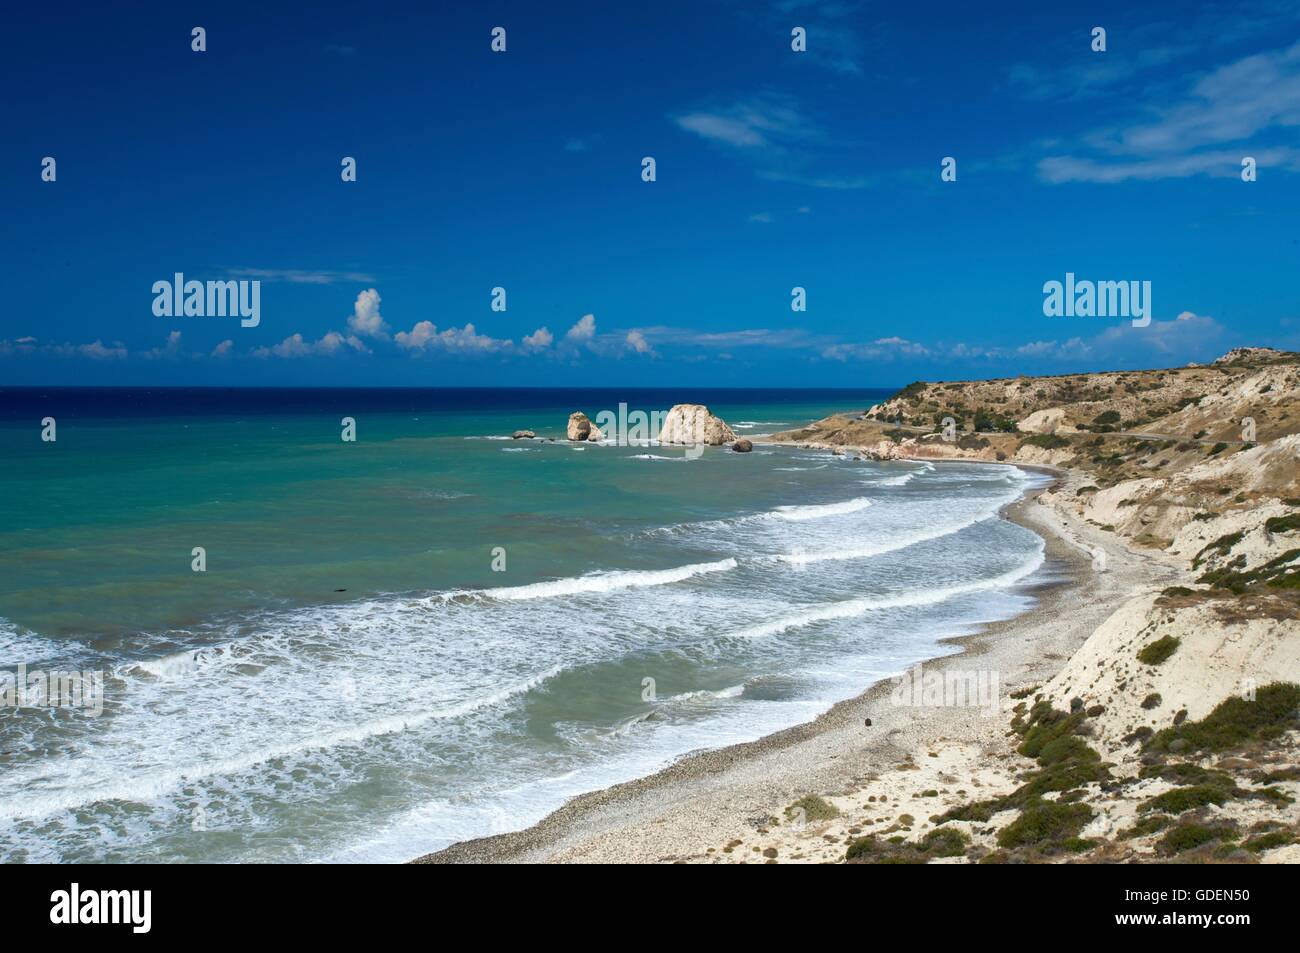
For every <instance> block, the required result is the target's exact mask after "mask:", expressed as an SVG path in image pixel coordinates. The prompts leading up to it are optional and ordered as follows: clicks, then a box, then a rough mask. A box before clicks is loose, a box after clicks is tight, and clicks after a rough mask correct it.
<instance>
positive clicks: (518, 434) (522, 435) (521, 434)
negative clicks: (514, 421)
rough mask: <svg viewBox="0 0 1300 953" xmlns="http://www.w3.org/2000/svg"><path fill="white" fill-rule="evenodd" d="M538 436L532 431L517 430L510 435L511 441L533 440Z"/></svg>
mask: <svg viewBox="0 0 1300 953" xmlns="http://www.w3.org/2000/svg"><path fill="white" fill-rule="evenodd" d="M536 436H537V434H535V433H533V432H532V431H531V430H516V431H515V432H514V433H512V434H511V435H510V439H511V440H532V439H533V438H534V437H536Z"/></svg>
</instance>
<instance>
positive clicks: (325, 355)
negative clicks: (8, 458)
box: [0, 0, 1300, 387]
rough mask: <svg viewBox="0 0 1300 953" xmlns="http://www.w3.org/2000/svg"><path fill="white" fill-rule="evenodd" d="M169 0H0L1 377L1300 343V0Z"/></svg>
mask: <svg viewBox="0 0 1300 953" xmlns="http://www.w3.org/2000/svg"><path fill="white" fill-rule="evenodd" d="M155 6H156V7H157V8H158V9H157V10H156V11H149V10H147V9H146V8H145V6H144V5H131V9H133V10H134V11H135V12H130V11H128V12H119V11H112V12H110V11H108V10H106V9H102V8H99V7H97V6H94V7H93V6H90V5H85V6H84V7H82V8H80V9H79V8H78V6H77V5H76V4H73V5H71V6H60V7H59V8H58V10H57V12H55V11H53V10H49V11H47V10H39V9H33V5H24V7H23V8H21V9H18V10H15V11H14V12H11V13H9V14H8V15H7V21H8V22H7V24H6V27H7V32H8V33H9V34H10V35H11V36H17V37H21V42H20V43H17V44H14V45H12V46H11V52H10V54H9V55H8V56H7V57H6V59H5V61H4V62H3V63H0V76H2V77H3V79H4V81H5V88H6V89H7V90H8V91H9V95H7V96H6V103H5V106H4V126H5V144H4V147H3V149H2V150H0V182H2V183H3V185H0V197H2V198H3V205H4V207H5V216H4V217H5V220H6V227H5V228H4V230H3V232H0V242H2V243H3V247H2V248H0V251H2V252H3V259H4V261H5V263H6V274H7V276H8V279H9V280H8V281H7V282H6V285H7V287H6V291H7V299H8V302H9V303H8V305H7V307H6V308H5V310H4V314H3V316H2V317H0V384H55V383H64V384H71V383H84V384H124V385H125V384H222V385H226V384H233V385H240V384H247V385H268V384H284V385H296V384H303V385H306V384H318V385H379V384H402V385H428V386H438V385H484V386H506V385H546V384H565V385H585V384H589V385H593V386H595V385H602V386H603V385H618V384H627V385H664V386H671V385H674V384H679V383H680V384H714V385H718V386H728V385H737V386H744V385H769V386H863V387H866V386H891V385H901V384H903V383H906V382H908V381H911V380H914V379H922V378H924V379H954V378H960V377H971V376H979V377H985V376H999V375H1005V374H1017V373H1059V372H1066V371H1075V370H1087V369H1099V368H1110V367H1150V366H1167V365H1173V364H1178V363H1183V362H1185V361H1188V360H1206V359H1209V358H1212V357H1214V356H1215V355H1217V354H1218V353H1221V352H1222V351H1224V350H1226V349H1227V348H1229V347H1231V346H1235V345H1241V344H1267V345H1274V346H1282V347H1292V348H1295V347H1300V291H1297V287H1296V276H1297V275H1298V274H1300V225H1298V223H1300V215H1298V214H1297V213H1298V212H1300V142H1298V141H1297V140H1298V138H1300V2H1271V0H1263V2H1259V3H1253V4H1249V5H1242V4H1196V3H1190V2H1178V3H1146V4H1142V5H1141V9H1135V7H1136V5H1134V4H1132V3H1051V4H1043V3H1010V4H995V5H983V4H970V3H946V2H941V3H932V4H884V3H871V2H853V0H829V2H812V0H806V2H805V0H771V2H766V3H762V2H753V0H751V2H729V0H695V2H691V3H669V2H656V3H651V4H611V3H608V2H591V3H553V4H538V3H493V2H488V3H474V4H454V5H453V4H446V5H441V4H437V5H435V4H427V3H423V4H414V3H412V4H385V3H380V2H375V3H370V4H352V3H348V4H331V3H319V4H313V5H312V7H311V9H310V12H304V11H302V10H279V9H275V8H274V7H275V6H277V5H270V4H250V5H244V4H239V3H222V4H212V5H198V6H195V5H188V4H166V5H163V4H157V5H155ZM1234 8H1235V9H1234ZM194 26H202V27H204V28H205V29H206V31H207V51H206V52H202V53H198V52H194V51H192V50H191V28H192V27H194ZM495 26H501V27H504V28H505V29H506V37H507V49H506V51H505V52H504V53H493V52H492V51H491V49H490V46H489V44H490V41H491V36H490V31H491V29H492V28H493V27H495ZM799 26H801V27H804V28H805V29H806V31H807V47H808V49H807V51H806V52H802V53H796V52H794V51H792V50H791V30H792V29H793V28H795V27H799ZM1097 26H1101V27H1103V28H1105V30H1106V47H1107V48H1106V51H1105V52H1094V51H1093V50H1092V49H1091V46H1092V36H1091V33H1092V29H1093V28H1094V27H1097ZM46 156H52V157H54V158H55V160H56V162H57V167H56V168H57V178H56V180H55V181H54V182H44V181H42V180H41V161H42V159H43V158H44V157H46ZM344 156H352V157H355V159H356V161H357V181H355V182H343V181H341V179H340V162H341V159H342V158H343V157H344ZM644 156H653V157H654V158H655V160H656V163H657V170H656V172H657V180H656V181H654V182H644V181H642V179H641V160H642V158H643V157H644ZM945 156H952V157H954V158H956V160H957V180H956V181H955V182H942V181H941V180H940V161H941V159H942V158H943V157H945ZM1243 156H1253V157H1255V158H1256V160H1257V163H1258V179H1257V181H1254V182H1243V181H1242V178H1241V159H1242V157H1243ZM176 272H182V273H184V274H185V276H186V278H189V279H198V280H209V279H228V278H242V279H246V280H252V279H254V278H256V279H258V280H260V281H261V282H262V286H261V321H260V324H259V325H258V326H257V327H254V328H244V327H241V326H240V323H239V321H238V319H234V318H228V317H158V316H155V315H154V313H153V310H152V305H153V294H152V291H151V289H152V286H153V283H154V282H156V281H159V280H170V278H171V276H172V275H173V274H174V273H176ZM1066 272H1073V273H1075V274H1076V275H1078V276H1079V277H1080V278H1087V279H1093V280H1140V281H1150V282H1151V286H1152V299H1153V304H1154V321H1153V322H1152V323H1151V325H1150V326H1148V327H1145V328H1135V327H1132V326H1131V324H1130V322H1129V321H1128V320H1126V319H1122V318H1121V319H1116V318H1095V317H1094V318H1087V317H1051V318H1049V317H1046V316H1044V314H1043V307H1042V303H1043V290H1042V288H1043V284H1044V282H1046V281H1050V280H1063V279H1064V277H1065V274H1066ZM497 286H501V287H504V288H505V289H506V294H507V310H506V311H505V312H494V311H493V310H492V309H491V307H490V305H491V290H492V288H494V287H497ZM796 286H799V287H803V288H805V289H806V290H807V310H806V311H804V312H794V311H792V310H791V308H790V302H791V289H792V288H794V287H796Z"/></svg>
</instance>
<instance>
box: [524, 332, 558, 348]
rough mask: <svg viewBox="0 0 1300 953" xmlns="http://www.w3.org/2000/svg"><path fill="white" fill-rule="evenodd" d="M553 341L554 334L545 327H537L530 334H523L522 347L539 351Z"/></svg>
mask: <svg viewBox="0 0 1300 953" xmlns="http://www.w3.org/2000/svg"><path fill="white" fill-rule="evenodd" d="M554 341H555V337H554V335H552V334H551V332H550V331H549V330H547V329H546V328H544V327H543V328H538V329H537V330H536V331H534V332H533V333H532V334H525V335H524V339H523V344H524V347H525V348H527V349H528V350H530V351H541V350H544V349H545V348H548V347H550V346H551V344H552V342H554Z"/></svg>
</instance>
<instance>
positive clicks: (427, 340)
mask: <svg viewBox="0 0 1300 953" xmlns="http://www.w3.org/2000/svg"><path fill="white" fill-rule="evenodd" d="M393 339H394V340H395V341H396V342H397V346H398V347H401V348H405V349H407V350H408V351H438V350H441V351H449V352H458V353H480V354H483V353H492V352H495V351H501V350H505V349H507V348H509V347H510V346H511V342H510V341H508V340H500V339H498V338H494V337H489V336H488V335H485V334H479V333H478V332H477V331H476V330H475V329H474V325H473V324H466V325H465V326H464V327H463V328H455V327H452V328H447V329H446V330H444V331H439V330H438V326H437V325H436V324H434V323H433V322H432V321H420V322H418V323H417V324H416V325H415V326H414V327H412V328H411V330H410V331H398V332H397V334H396V335H394V337H393Z"/></svg>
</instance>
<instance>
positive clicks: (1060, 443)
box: [1016, 433, 1096, 493]
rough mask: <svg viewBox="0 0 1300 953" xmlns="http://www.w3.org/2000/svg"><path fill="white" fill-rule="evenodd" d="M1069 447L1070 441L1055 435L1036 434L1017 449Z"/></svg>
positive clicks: (1057, 448) (1026, 439)
mask: <svg viewBox="0 0 1300 953" xmlns="http://www.w3.org/2000/svg"><path fill="white" fill-rule="evenodd" d="M1069 445H1070V441H1068V440H1066V439H1065V438H1064V437H1058V436H1057V435H1056V434H1054V433H1036V434H1032V435H1030V436H1028V437H1026V438H1025V439H1024V440H1021V441H1020V444H1019V446H1018V447H1016V449H1017V450H1019V449H1020V447H1042V448H1043V449H1044V450H1059V449H1060V448H1061V447H1068V446H1069ZM1093 489H1096V487H1093ZM1079 492H1080V493H1082V492H1083V490H1079Z"/></svg>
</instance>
